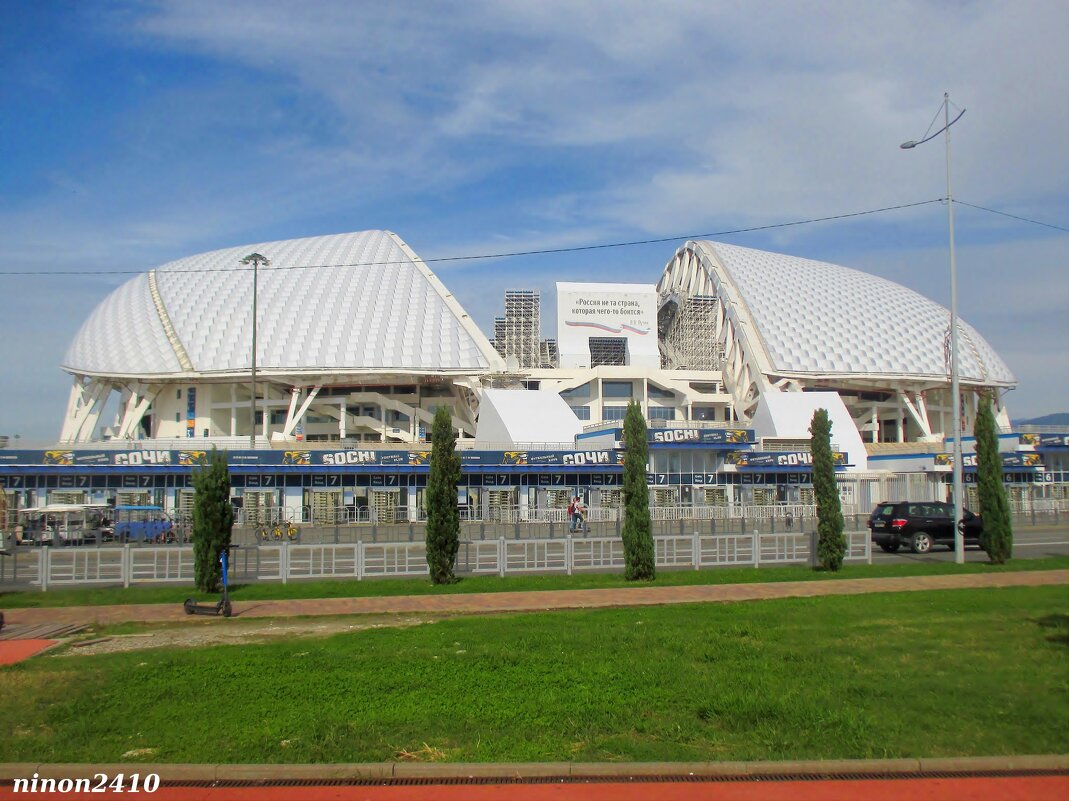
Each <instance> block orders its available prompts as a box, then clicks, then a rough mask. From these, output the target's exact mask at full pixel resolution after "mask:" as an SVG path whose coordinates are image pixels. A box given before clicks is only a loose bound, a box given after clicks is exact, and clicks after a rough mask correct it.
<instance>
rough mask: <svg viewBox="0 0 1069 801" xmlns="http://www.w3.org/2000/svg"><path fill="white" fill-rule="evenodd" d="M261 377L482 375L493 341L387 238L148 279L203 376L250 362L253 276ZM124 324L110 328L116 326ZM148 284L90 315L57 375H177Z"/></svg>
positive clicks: (287, 251) (217, 257)
mask: <svg viewBox="0 0 1069 801" xmlns="http://www.w3.org/2000/svg"><path fill="white" fill-rule="evenodd" d="M253 252H257V253H261V254H262V255H264V256H266V257H267V258H268V259H269V260H270V261H271V264H270V266H261V267H260V268H259V271H258V272H259V275H258V280H257V325H256V336H257V348H256V350H257V358H256V361H257V367H258V368H259V369H262V370H265V371H267V370H286V369H301V370H309V369H313V370H314V369H322V370H362V369H368V370H390V369H397V370H413V371H429V372H434V371H463V370H481V369H486V368H488V367H490V365H491V360H492V359H493V358H494V357H495V355H494V353H493V350H492V348H491V347H490V345H489V342H487V340H486V339H485V337H484V336H483V335H482V333H481V332H480V331H479V330H478V329H477V328H476V327H475V325H474V324H473V323H472V322H471V320H470V318H469V317H468V315H467V314H466V313H465V312H464V310H463V309H462V308H461V307H460V305H459V304H458V303H457V302H456V300H455V299H454V298H453V297H452V295H450V294H449V293H448V291H447V290H446V289H445V287H444V286H442V284H441V282H440V281H439V280H438V279H437V277H435V276H434V274H433V273H431V271H430V270H429V269H427V267H426V265H424V264H423V263H422V262H421V261H419V260H418V259H417V258H416V257H415V255H414V254H412V252H411V251H410V250H409V249H408V248H407V246H405V245H404V243H403V242H401V240H399V239H398V238H397V237H396V236H395V235H394V234H392V233H390V232H388V231H363V232H360V233H352V234H337V235H332V236H319V237H310V238H306V239H292V240H286V241H281V242H266V243H260V244H253V245H244V246H241V247H236V248H227V249H225V250H216V251H212V252H210V253H202V254H200V255H197V256H190V257H188V258H184V259H180V260H178V261H174V262H171V263H169V264H165V265H163V266H161V267H159V268H157V269H156V270H155V280H156V285H157V288H158V292H159V298H160V304H161V305H162V307H163V309H164V310H165V312H166V316H167V317H168V318H169V319H170V322H171V324H172V326H173V329H174V332H175V335H176V337H177V339H178V341H179V342H180V343H181V346H182V347H183V348H184V350H185V352H186V353H187V354H188V356H189V359H190V361H191V362H192V365H193V370H194V371H197V372H202V373H212V372H223V373H228V372H240V371H243V370H246V369H248V368H249V366H250V364H251V359H250V354H251V340H252V270H251V268H245V267H242V266H241V264H240V261H241V259H242V258H243V257H244V256H246V255H248V254H250V253H253ZM116 320H119V321H122V325H121V326H120V327H118V328H117V327H116V325H115V321H116ZM174 350H175V349H174V348H173V347H172V346H171V343H170V342H169V341H168V339H167V336H166V333H165V329H164V326H163V324H162V322H161V317H160V313H159V311H158V309H157V305H156V303H155V302H154V300H153V298H152V297H151V292H150V288H149V282H148V280H147V276H146V275H140V276H138V277H136V278H134V279H132V280H130V281H128V282H127V283H126V284H124V285H123V286H121V287H119V289H117V290H116V291H115V292H113V293H112V294H111V295H110V296H108V297H107V298H106V299H105V300H104V301H103V302H102V303H101V304H100V305H99V306H98V307H97V309H96V310H94V312H93V314H92V315H90V318H89V320H87V321H86V324H85V325H83V326H82V330H81V331H79V333H78V335H77V337H75V340H74V342H73V343H72V345H71V347H70V349H69V350H68V352H67V356H66V359H65V360H64V363H63V366H64V367H65V368H66V369H68V370H71V371H72V372H86V373H97V374H101V373H103V374H120V375H129V374H156V375H158V374H168V373H176V372H180V366H179V362H178V359H177V357H176V355H175V352H174Z"/></svg>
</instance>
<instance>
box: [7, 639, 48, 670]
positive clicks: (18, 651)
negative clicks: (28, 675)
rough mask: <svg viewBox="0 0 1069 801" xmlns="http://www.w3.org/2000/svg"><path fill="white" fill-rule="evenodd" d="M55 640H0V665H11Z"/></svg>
mask: <svg viewBox="0 0 1069 801" xmlns="http://www.w3.org/2000/svg"><path fill="white" fill-rule="evenodd" d="M55 644H56V641H55V640H0V665H13V664H15V663H16V662H21V661H22V660H23V659H29V658H30V657H31V656H33V655H34V654H36V653H39V652H41V651H43V650H44V649H45V648H48V647H49V646H50V645H55Z"/></svg>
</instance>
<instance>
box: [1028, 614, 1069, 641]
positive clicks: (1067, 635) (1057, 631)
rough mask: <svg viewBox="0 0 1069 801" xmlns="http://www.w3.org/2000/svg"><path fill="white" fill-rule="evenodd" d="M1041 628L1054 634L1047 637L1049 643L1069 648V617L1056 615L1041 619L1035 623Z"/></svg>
mask: <svg viewBox="0 0 1069 801" xmlns="http://www.w3.org/2000/svg"><path fill="white" fill-rule="evenodd" d="M1035 623H1036V624H1037V625H1039V627H1040V628H1044V629H1051V630H1053V633H1052V634H1051V635H1050V636H1049V637H1047V642H1053V643H1057V644H1058V645H1064V646H1066V647H1069V615H1067V614H1055V615H1047V616H1046V617H1041V618H1039V619H1038V620H1036V621H1035Z"/></svg>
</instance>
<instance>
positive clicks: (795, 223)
mask: <svg viewBox="0 0 1069 801" xmlns="http://www.w3.org/2000/svg"><path fill="white" fill-rule="evenodd" d="M945 200H946V198H942V197H939V198H934V199H932V200H920V201H917V202H916V203H902V204H899V205H897V206H884V207H882V208H878V209H868V210H866V211H851V212H846V213H844V214H833V215H830V216H827V217H812V218H809V219H805V220H793V221H791V222H783V223H771V224H769V225H755V226H751V227H749V228H733V229H731V230H726V231H713V232H711V233H705V234H688V235H685V236H666V237H660V238H658V239H637V240H632V241H628V242H610V243H607V244H601V245H576V246H573V247H566V248H544V249H541V250H516V251H508V252H504V253H484V254H479V255H472V256H439V257H438V258H432V259H423V262H424V263H430V262H451V261H479V260H485V259H507V258H514V257H517V256H546V255H551V254H558V253H580V252H583V251H588V250H606V249H608V248H627V247H636V246H638V245H655V244H662V243H665V242H678V241H680V240H689V239H710V238H712V237H718V236H731V235H732V234H746V233H753V232H755V231H770V230H773V229H776V228H791V227H795V226H799V225H812V224H814V223H821V222H830V221H832V220H845V219H849V218H851V217H864V216H867V215H871V214H882V213H884V212H888V211H898V210H900V209H910V208H914V207H916V206H926V205H929V204H931V203H942V202H943V201H945ZM407 263H408V262H407V260H406V261H375V262H354V263H351V264H302V265H292V266H288V265H277V266H274V267H272V268H271V269H272V271H275V270H317V269H320V268H324V267H385V266H389V265H392V264H407ZM251 269H252V268H250V267H210V268H209V267H205V268H202V269H186V270H167V271H166V272H167V273H168V274H178V273H222V272H248V271H249V270H251ZM144 272H146V271H145V270H143V269H141V270H40V271H37V270H10V271H6V270H5V271H0V275H81V276H85V275H140V274H142V273H144Z"/></svg>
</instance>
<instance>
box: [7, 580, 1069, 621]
mask: <svg viewBox="0 0 1069 801" xmlns="http://www.w3.org/2000/svg"><path fill="white" fill-rule="evenodd" d="M1064 584H1069V570H1035V571H1022V572H1013V573H989V574H983V573H969V574H959V575H934V576H906V577H895V578H863V579H829V580H817V581H785V582H773V583H767V584H704V585H695V586H685V587H659V586H656V585H654V586H645V587H621V588H613V589H593V590H551V591H542V592H483V593H449V594H443V595H400V596H378V597H369V598H306V599H298V600H279V601H239V602H235V603H234V615H235V616H240V617H243V618H262V617H295V616H303V615H362V614H404V613H422V614H490V613H499V612H539V611H547V610H553V609H599V608H606V607H618V606H658V605H664V604H684V603H728V602H733V601H758V600H768V599H772V598H809V597H813V596H818V595H860V594H865V593H874V592H915V591H921V590H955V589H970V588H988V587H1038V586H1051V585H1064ZM6 614H7V616H8V621H9V622H10V623H12V624H15V623H23V624H30V623H32V624H38V623H69V624H84V625H107V624H113V623H127V622H145V623H156V622H166V621H171V622H174V621H182V620H194V619H196V620H203V619H204V618H199V617H198V618H189V617H188V616H187V615H186V614H185V613H184V611H183V609H182V607H181V605H180V604H129V605H117V606H67V607H48V608H36V609H12V610H10V611H9V612H7V613H6Z"/></svg>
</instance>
